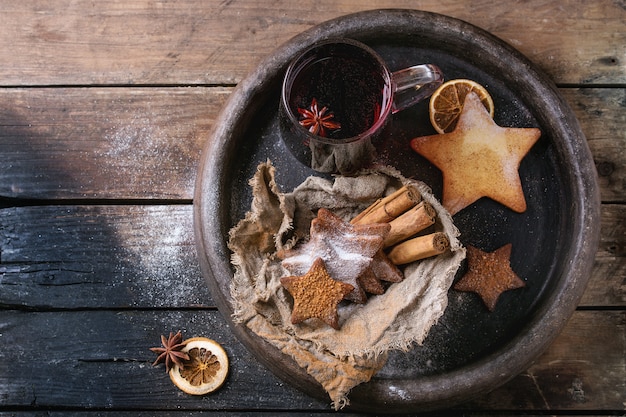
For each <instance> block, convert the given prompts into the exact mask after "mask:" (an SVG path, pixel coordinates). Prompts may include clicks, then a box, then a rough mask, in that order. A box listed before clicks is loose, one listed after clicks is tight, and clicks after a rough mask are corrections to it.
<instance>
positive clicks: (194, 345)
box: [170, 337, 228, 395]
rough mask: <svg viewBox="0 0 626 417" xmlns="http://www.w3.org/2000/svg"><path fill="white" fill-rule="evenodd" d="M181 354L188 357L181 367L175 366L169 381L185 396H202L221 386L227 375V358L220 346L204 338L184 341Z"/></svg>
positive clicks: (171, 370)
mask: <svg viewBox="0 0 626 417" xmlns="http://www.w3.org/2000/svg"><path fill="white" fill-rule="evenodd" d="M183 343H185V347H184V348H182V349H181V351H182V352H185V353H187V355H189V360H183V365H184V366H183V367H182V368H181V367H180V366H179V365H177V364H175V365H174V366H173V367H172V369H170V379H171V380H172V382H173V383H174V385H176V386H177V387H178V388H180V389H181V390H182V391H184V392H186V393H187V394H191V395H204V394H208V393H210V392H213V391H215V390H216V389H218V388H219V387H221V386H222V384H223V383H224V381H225V380H226V376H227V375H228V356H227V355H226V352H225V351H224V349H223V348H222V346H221V345H220V344H219V343H217V342H216V341H215V340H211V339H208V338H206V337H192V338H191V339H187V340H185V341H184V342H183Z"/></svg>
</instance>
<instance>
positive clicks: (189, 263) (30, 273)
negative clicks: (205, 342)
mask: <svg viewBox="0 0 626 417" xmlns="http://www.w3.org/2000/svg"><path fill="white" fill-rule="evenodd" d="M623 210H624V208H623V206H622V205H604V206H603V209H602V226H601V227H602V229H601V242H600V247H599V250H598V253H597V255H596V261H595V268H594V270H593V274H592V277H591V281H590V283H589V285H588V287H587V290H586V292H585V294H584V297H583V300H582V302H581V305H582V306H585V307H619V306H622V307H623V306H625V305H626V288H625V287H624V281H623V279H624V275H625V274H626V252H625V251H624V248H625V247H626V229H625V224H624V211H623ZM0 273H1V274H2V275H1V276H0V305H3V306H5V307H10V308H19V309H40V310H41V309H44V310H46V309H75V308H89V309H93V308H115V309H121V308H190V307H192V308H195V307H214V306H215V304H214V303H213V301H212V298H211V296H210V294H209V291H208V289H207V286H206V284H205V282H204V278H203V277H202V274H201V273H200V269H199V267H198V260H197V254H196V248H195V244H194V235H193V219H192V206H191V205H162V206H135V205H121V206H47V207H17V208H7V209H3V210H0ZM68 293H69V294H71V296H68Z"/></svg>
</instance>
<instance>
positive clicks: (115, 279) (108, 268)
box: [0, 205, 215, 309]
mask: <svg viewBox="0 0 626 417" xmlns="http://www.w3.org/2000/svg"><path fill="white" fill-rule="evenodd" d="M192 222H193V219H192V206H191V205H167V206H95V207H94V206H91V207H90V206H78V207H74V206H71V207H70V206H68V207H58V206H50V207H24V208H10V209H4V210H1V211H0V236H2V237H1V238H0V241H1V242H2V243H0V245H1V246H0V288H1V290H0V305H5V306H10V307H13V308H35V309H41V308H43V309H46V308H163V307H172V306H174V307H198V306H214V305H215V304H214V303H213V301H212V298H211V296H210V293H209V291H208V288H207V285H206V283H205V281H204V279H203V278H202V275H201V274H200V269H199V266H198V261H197V256H196V249H195V242H194V235H193V225H192Z"/></svg>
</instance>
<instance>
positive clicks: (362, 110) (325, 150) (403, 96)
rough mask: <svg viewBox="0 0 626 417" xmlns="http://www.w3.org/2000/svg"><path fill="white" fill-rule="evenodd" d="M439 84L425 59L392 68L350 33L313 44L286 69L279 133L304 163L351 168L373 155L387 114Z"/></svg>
mask: <svg viewBox="0 0 626 417" xmlns="http://www.w3.org/2000/svg"><path fill="white" fill-rule="evenodd" d="M442 82H443V73H442V72H441V70H440V69H439V68H438V67H437V66H435V65H432V64H422V65H416V66H412V67H409V68H405V69H402V70H400V71H396V72H393V73H392V72H391V71H390V70H389V69H388V68H387V66H386V64H385V62H384V61H383V60H382V58H381V57H380V56H379V55H378V54H377V53H376V52H375V51H374V50H372V49H371V48H370V47H368V46H367V45H365V44H363V43H361V42H358V41H355V40H352V39H331V40H327V41H323V42H319V43H317V44H314V45H313V46H311V47H310V48H308V49H307V50H305V51H304V52H303V53H302V54H301V55H300V56H298V57H297V58H296V59H295V60H294V61H293V62H291V64H290V65H289V67H288V68H287V71H286V73H285V78H284V80H283V85H282V91H281V98H280V109H279V119H280V134H281V137H282V140H283V143H284V144H285V145H286V147H287V148H288V149H289V151H290V152H291V153H292V154H293V155H294V156H295V157H296V158H297V159H298V160H299V161H300V162H302V163H303V164H305V165H307V166H308V167H310V168H312V169H314V170H316V171H319V172H324V173H338V174H352V173H355V172H356V171H358V170H359V169H361V168H363V167H366V166H367V165H368V164H370V163H371V162H372V161H373V158H374V155H375V153H376V148H375V144H377V143H378V140H379V139H380V138H381V136H382V134H383V132H384V130H385V127H386V126H387V125H388V122H389V120H390V119H391V115H392V114H393V113H396V112H398V111H400V110H403V109H405V108H407V107H409V106H411V105H413V104H415V103H417V102H418V101H420V100H423V99H425V98H427V97H429V96H430V95H432V93H433V92H434V91H435V90H436V89H437V87H439V85H441V83H442Z"/></svg>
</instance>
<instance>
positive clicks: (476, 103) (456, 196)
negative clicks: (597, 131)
mask: <svg viewBox="0 0 626 417" xmlns="http://www.w3.org/2000/svg"><path fill="white" fill-rule="evenodd" d="M540 135H541V132H540V131H539V129H537V128H511V127H508V128H505V127H500V126H498V125H497V124H496V123H495V122H494V121H493V119H492V118H491V116H490V115H489V112H488V111H487V109H485V107H484V106H483V104H482V103H481V102H480V99H479V98H478V96H477V95H476V94H475V93H470V94H468V95H467V97H466V98H465V103H464V105H463V110H462V112H461V115H460V117H459V122H458V124H457V126H456V128H455V129H454V130H453V131H452V132H450V133H444V134H438V135H432V136H422V137H418V138H415V139H413V140H412V141H411V147H412V148H413V150H415V152H417V153H419V154H420V155H422V156H423V157H425V158H426V159H428V160H429V161H430V162H431V163H433V164H434V165H435V166H436V167H437V168H439V169H440V170H441V171H442V172H443V206H444V207H445V208H446V209H448V211H449V212H450V214H453V215H454V214H455V213H458V212H459V211H461V210H462V209H464V208H465V207H467V206H469V205H470V204H472V203H473V202H475V201H476V200H478V199H480V198H482V197H489V198H491V199H493V200H495V201H497V202H499V203H501V204H503V205H505V206H507V207H509V208H510V209H511V210H514V211H516V212H519V213H521V212H523V211H525V210H526V200H525V198H524V191H523V190H522V183H521V180H520V177H519V172H518V171H519V165H520V162H521V161H522V159H523V158H524V156H525V155H526V154H527V153H528V151H529V150H530V148H531V147H532V146H533V145H534V144H535V142H537V140H538V139H539V136H540Z"/></svg>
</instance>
